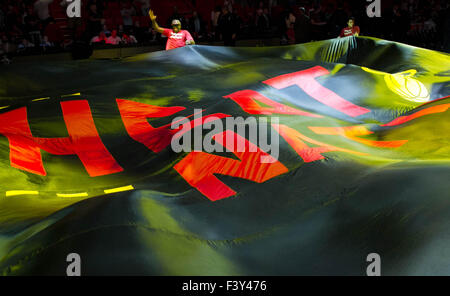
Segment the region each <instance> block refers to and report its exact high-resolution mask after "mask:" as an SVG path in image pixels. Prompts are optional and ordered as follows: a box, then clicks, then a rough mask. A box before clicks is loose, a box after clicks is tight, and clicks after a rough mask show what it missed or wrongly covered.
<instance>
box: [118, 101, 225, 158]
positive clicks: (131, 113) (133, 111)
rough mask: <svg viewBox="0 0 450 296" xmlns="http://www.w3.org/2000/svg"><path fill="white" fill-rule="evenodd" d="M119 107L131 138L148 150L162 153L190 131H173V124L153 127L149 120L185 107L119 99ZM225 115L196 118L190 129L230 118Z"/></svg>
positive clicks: (171, 113)
mask: <svg viewBox="0 0 450 296" xmlns="http://www.w3.org/2000/svg"><path fill="white" fill-rule="evenodd" d="M116 101H117V105H118V107H119V112H120V115H121V117H122V121H123V124H124V125H125V129H126V130H127V132H128V134H129V135H130V137H131V138H132V139H133V140H135V141H137V142H139V143H142V144H144V145H145V146H146V147H147V148H148V149H150V150H152V151H153V152H155V153H158V152H160V151H162V150H163V149H164V148H166V147H167V146H169V145H170V143H171V141H172V138H173V137H180V136H182V135H183V134H184V133H185V132H187V131H188V130H189V129H185V130H183V132H180V130H181V129H182V127H183V126H180V127H179V128H177V129H171V126H172V123H169V124H166V125H163V126H160V127H153V126H152V125H151V124H150V123H148V121H147V118H159V117H166V116H170V115H173V114H175V113H177V112H179V111H182V110H185V109H186V108H185V107H180V106H175V107H160V106H153V105H149V104H144V103H137V102H133V101H129V100H122V99H117V100H116ZM229 116H230V115H227V114H224V113H215V114H210V115H206V116H202V117H201V118H196V119H194V120H192V121H190V122H189V127H190V129H193V128H194V127H196V126H201V125H203V124H205V123H207V122H210V121H212V120H215V119H220V118H225V117H229Z"/></svg>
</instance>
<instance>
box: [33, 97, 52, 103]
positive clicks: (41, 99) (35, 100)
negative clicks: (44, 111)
mask: <svg viewBox="0 0 450 296" xmlns="http://www.w3.org/2000/svg"><path fill="white" fill-rule="evenodd" d="M49 99H50V97H46V98H39V99H34V100H32V101H33V102H37V101H43V100H49Z"/></svg>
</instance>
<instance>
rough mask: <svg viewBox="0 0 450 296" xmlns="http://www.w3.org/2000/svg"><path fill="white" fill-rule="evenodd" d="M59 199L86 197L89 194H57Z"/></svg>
mask: <svg viewBox="0 0 450 296" xmlns="http://www.w3.org/2000/svg"><path fill="white" fill-rule="evenodd" d="M56 195H57V196H59V197H85V196H88V194H87V192H81V193H56Z"/></svg>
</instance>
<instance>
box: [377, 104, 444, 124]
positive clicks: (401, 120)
mask: <svg viewBox="0 0 450 296" xmlns="http://www.w3.org/2000/svg"><path fill="white" fill-rule="evenodd" d="M449 107H450V104H443V105H438V106H433V107H428V108H426V109H423V110H420V111H417V112H416V113H413V114H411V115H406V116H400V117H397V118H396V119H394V120H392V121H391V122H389V123H386V124H383V125H381V126H396V125H400V124H403V123H405V122H408V121H411V120H413V119H416V118H419V117H422V116H425V115H430V114H435V113H442V112H445V111H447V109H448V108H449Z"/></svg>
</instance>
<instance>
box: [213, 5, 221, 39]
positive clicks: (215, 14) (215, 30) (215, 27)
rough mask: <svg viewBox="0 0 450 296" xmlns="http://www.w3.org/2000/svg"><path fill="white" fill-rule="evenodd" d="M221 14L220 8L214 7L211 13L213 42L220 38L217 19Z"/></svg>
mask: <svg viewBox="0 0 450 296" xmlns="http://www.w3.org/2000/svg"><path fill="white" fill-rule="evenodd" d="M220 14H221V8H220V6H216V7H215V8H214V10H213V11H211V27H212V28H211V31H212V35H213V38H214V40H218V39H219V36H220V32H219V17H220Z"/></svg>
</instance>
